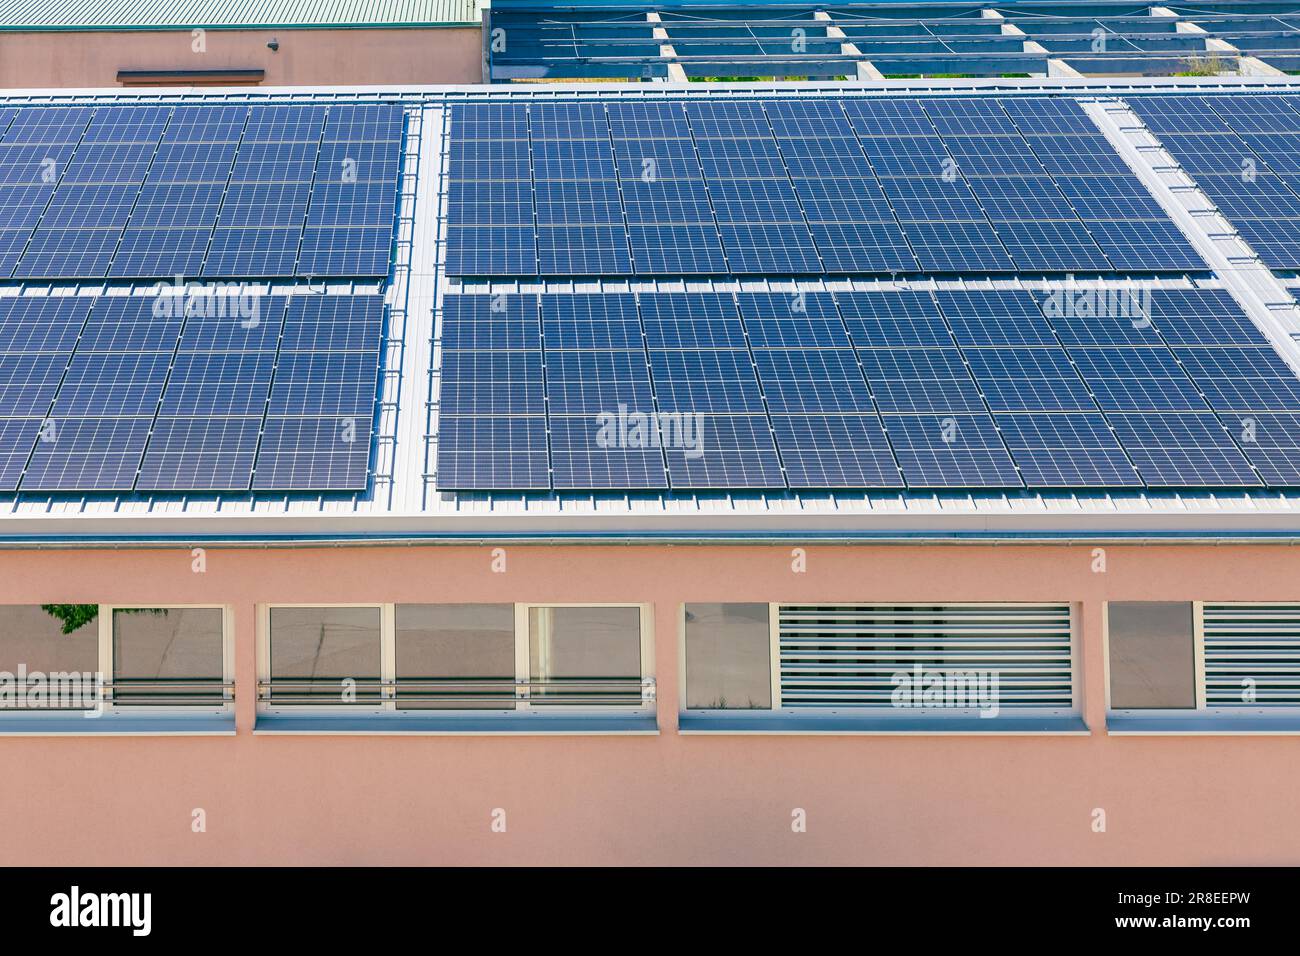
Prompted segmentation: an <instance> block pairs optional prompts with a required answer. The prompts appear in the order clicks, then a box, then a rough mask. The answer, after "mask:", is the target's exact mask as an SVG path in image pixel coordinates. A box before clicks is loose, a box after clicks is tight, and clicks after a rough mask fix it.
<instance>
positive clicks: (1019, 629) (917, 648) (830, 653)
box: [779, 604, 1073, 708]
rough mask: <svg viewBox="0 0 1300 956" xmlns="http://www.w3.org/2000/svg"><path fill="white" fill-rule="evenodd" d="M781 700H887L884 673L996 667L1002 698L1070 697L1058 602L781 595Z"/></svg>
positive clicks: (1064, 700)
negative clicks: (862, 600) (897, 601)
mask: <svg viewBox="0 0 1300 956" xmlns="http://www.w3.org/2000/svg"><path fill="white" fill-rule="evenodd" d="M779 622H780V678H781V706H782V707H890V706H891V697H892V694H893V692H894V689H895V686H896V684H895V682H894V679H893V678H894V675H895V674H898V673H900V672H906V673H908V674H909V675H910V674H912V673H914V668H915V666H916V665H917V664H920V665H921V666H922V668H923V669H924V671H925V672H931V671H945V672H950V673H952V672H971V671H976V672H989V671H992V672H996V673H997V675H998V687H999V695H998V696H999V703H1000V706H1002V707H1049V708H1070V707H1072V706H1073V689H1072V682H1071V667H1070V606H1069V605H1068V604H944V605H933V606H932V605H918V604H910V605H893V604H889V605H886V604H838V605H805V604H798V605H793V604H792V605H781V607H780V616H779Z"/></svg>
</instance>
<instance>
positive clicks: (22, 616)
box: [0, 604, 102, 712]
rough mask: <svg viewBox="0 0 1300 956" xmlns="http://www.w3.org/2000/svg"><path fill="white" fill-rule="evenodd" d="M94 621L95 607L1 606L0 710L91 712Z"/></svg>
mask: <svg viewBox="0 0 1300 956" xmlns="http://www.w3.org/2000/svg"><path fill="white" fill-rule="evenodd" d="M98 616H99V607H98V605H95V604H23V605H13V604H7V605H0V710H3V711H7V712H9V711H29V712H30V711H37V712H38V711H44V710H51V711H60V710H62V711H68V710H81V709H85V708H89V707H94V706H95V703H96V702H97V700H98V698H99V694H100V688H99V686H98V683H97V679H98V681H99V682H102V671H101V670H100V666H99V626H98Z"/></svg>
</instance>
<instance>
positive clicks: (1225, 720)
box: [1106, 713, 1300, 737]
mask: <svg viewBox="0 0 1300 956" xmlns="http://www.w3.org/2000/svg"><path fill="white" fill-rule="evenodd" d="M1106 733H1107V734H1109V735H1110V736H1113V737H1124V736H1130V737H1139V736H1158V735H1183V736H1189V737H1190V736H1241V735H1245V736H1250V735H1252V734H1253V735H1268V734H1278V735H1287V734H1290V735H1297V736H1300V715H1297V714H1294V713H1291V714H1285V715H1264V714H1240V715H1237V714H1232V715H1227V714H1197V713H1193V714H1140V715H1119V714H1108V715H1106Z"/></svg>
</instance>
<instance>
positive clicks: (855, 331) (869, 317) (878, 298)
mask: <svg viewBox="0 0 1300 956" xmlns="http://www.w3.org/2000/svg"><path fill="white" fill-rule="evenodd" d="M835 301H836V302H837V303H838V304H839V308H840V312H841V313H842V314H843V316H844V323H845V325H846V326H847V328H848V331H849V335H851V336H852V338H853V344H854V345H855V346H857V347H858V348H888V349H893V348H948V347H951V346H953V345H954V344H955V343H954V342H953V338H952V334H951V333H950V332H949V331H948V326H947V325H946V324H945V322H944V319H943V315H942V314H941V313H940V311H939V308H938V306H937V305H936V304H935V301H934V299H933V298H932V297H931V296H930V293H928V292H837V293H836V294H835Z"/></svg>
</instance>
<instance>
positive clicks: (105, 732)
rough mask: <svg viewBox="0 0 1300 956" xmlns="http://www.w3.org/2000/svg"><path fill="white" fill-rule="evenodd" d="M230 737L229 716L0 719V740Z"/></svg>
mask: <svg viewBox="0 0 1300 956" xmlns="http://www.w3.org/2000/svg"><path fill="white" fill-rule="evenodd" d="M234 733H235V715H234V714H233V713H230V714H104V715H103V716H101V717H84V716H82V715H80V714H69V715H67V716H63V715H57V716H56V715H54V714H22V715H17V714H5V715H3V716H0V737H214V736H224V737H230V736H234Z"/></svg>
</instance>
